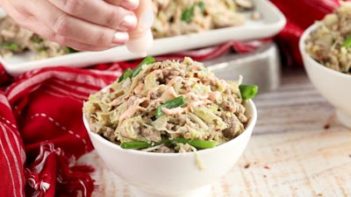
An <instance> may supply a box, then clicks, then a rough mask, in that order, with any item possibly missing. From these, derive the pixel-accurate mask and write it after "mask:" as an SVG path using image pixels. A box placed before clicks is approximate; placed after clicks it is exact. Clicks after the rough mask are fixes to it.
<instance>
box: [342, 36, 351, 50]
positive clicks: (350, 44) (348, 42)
mask: <svg viewBox="0 0 351 197" xmlns="http://www.w3.org/2000/svg"><path fill="white" fill-rule="evenodd" d="M342 46H343V47H345V48H351V36H349V37H347V38H346V39H345V41H344V43H343V44H342Z"/></svg>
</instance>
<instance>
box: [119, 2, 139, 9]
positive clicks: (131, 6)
mask: <svg viewBox="0 0 351 197" xmlns="http://www.w3.org/2000/svg"><path fill="white" fill-rule="evenodd" d="M122 4H124V6H125V7H127V8H129V9H131V10H135V9H137V8H138V7H139V0H125V1H123V3H122Z"/></svg>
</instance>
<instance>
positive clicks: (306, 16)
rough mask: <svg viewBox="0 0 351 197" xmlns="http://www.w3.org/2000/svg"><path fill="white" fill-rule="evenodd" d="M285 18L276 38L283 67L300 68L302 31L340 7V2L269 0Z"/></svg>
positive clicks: (334, 0) (327, 0)
mask: <svg viewBox="0 0 351 197" xmlns="http://www.w3.org/2000/svg"><path fill="white" fill-rule="evenodd" d="M271 1H272V2H273V3H274V4H275V5H276V6H277V7H278V8H279V9H280V10H281V11H282V12H283V13H284V15H285V17H286V18H287V24H286V26H285V28H284V29H283V31H282V32H281V33H280V34H279V35H278V36H277V37H276V41H277V43H278V44H279V46H280V47H279V48H280V51H281V54H282V58H283V64H284V65H285V66H301V65H302V59H301V55H300V52H299V44H298V43H299V39H300V36H301V35H302V33H303V31H304V30H305V29H306V28H307V27H308V26H310V25H311V24H313V23H314V22H315V21H316V20H320V19H322V18H323V17H324V16H325V14H327V13H330V12H332V11H333V10H334V9H335V8H336V7H338V6H339V5H340V2H341V1H340V0H291V1H284V0H271Z"/></svg>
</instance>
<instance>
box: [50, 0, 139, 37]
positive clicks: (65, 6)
mask: <svg viewBox="0 0 351 197" xmlns="http://www.w3.org/2000/svg"><path fill="white" fill-rule="evenodd" d="M49 2H51V3H52V4H53V5H55V6H56V7H57V8H59V9H61V10H62V11H64V12H66V13H68V14H69V15H72V16H75V17H76V18H80V19H83V20H86V21H89V22H92V23H95V24H98V25H101V26H105V27H108V28H111V29H116V30H121V31H129V30H131V29H134V28H135V27H136V25H137V18H136V16H135V14H134V13H133V12H131V11H128V10H126V9H124V8H122V7H119V6H113V5H111V4H108V3H106V2H104V1H101V0H49ZM92 13H94V14H92Z"/></svg>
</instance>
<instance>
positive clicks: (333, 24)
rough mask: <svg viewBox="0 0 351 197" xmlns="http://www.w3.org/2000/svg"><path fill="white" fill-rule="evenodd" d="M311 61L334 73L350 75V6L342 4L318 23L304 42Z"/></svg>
mask: <svg viewBox="0 0 351 197" xmlns="http://www.w3.org/2000/svg"><path fill="white" fill-rule="evenodd" d="M306 50H307V52H308V53H309V54H310V55H311V57H312V58H313V59H315V60H316V61H318V62H319V63H321V64H322V65H324V66H326V67H328V68H331V69H334V70H336V71H339V72H342V73H346V74H351V4H344V5H343V6H341V7H339V8H337V9H336V10H335V12H334V13H332V14H328V15H327V16H325V18H324V19H323V20H322V21H321V22H319V23H318V27H317V28H316V30H314V31H313V32H312V33H311V35H310V37H309V38H308V39H307V40H306Z"/></svg>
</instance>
